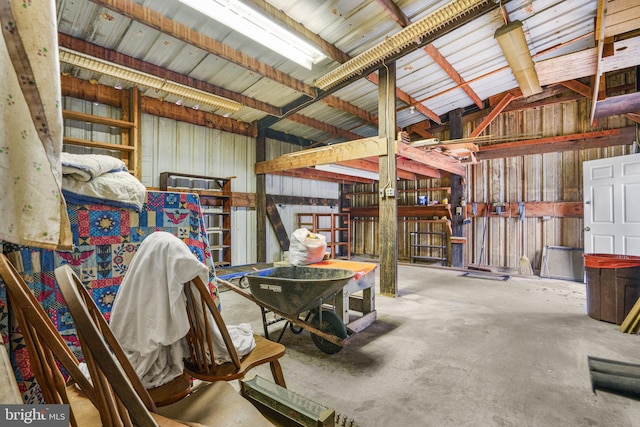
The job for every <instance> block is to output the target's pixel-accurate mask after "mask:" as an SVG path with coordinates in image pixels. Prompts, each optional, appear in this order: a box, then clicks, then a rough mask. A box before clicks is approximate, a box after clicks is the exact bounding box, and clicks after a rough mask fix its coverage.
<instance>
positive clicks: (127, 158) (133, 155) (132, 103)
mask: <svg viewBox="0 0 640 427" xmlns="http://www.w3.org/2000/svg"><path fill="white" fill-rule="evenodd" d="M119 108H120V116H121V119H112V118H109V117H101V116H94V115H91V114H86V113H81V112H79V111H72V110H62V118H63V119H64V120H65V125H69V124H70V123H73V122H80V123H90V124H92V125H103V126H109V127H111V128H117V129H120V144H112V143H108V142H100V141H90V140H86V139H80V138H71V137H66V136H65V137H64V138H63V139H62V142H63V144H66V145H78V146H82V147H87V148H90V149H91V148H97V149H100V150H110V151H118V152H119V153H120V158H121V159H122V161H123V162H124V164H125V165H126V166H127V169H129V172H130V173H131V174H132V175H133V176H135V177H136V178H138V179H140V177H141V175H142V173H141V156H140V91H139V89H138V88H137V87H134V88H132V89H131V90H123V91H122V95H121V99H120V105H119Z"/></svg>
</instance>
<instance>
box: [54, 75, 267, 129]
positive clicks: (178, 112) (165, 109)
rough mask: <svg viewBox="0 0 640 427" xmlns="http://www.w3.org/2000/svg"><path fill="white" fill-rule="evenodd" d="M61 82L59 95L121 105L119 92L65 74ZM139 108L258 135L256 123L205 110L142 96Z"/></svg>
mask: <svg viewBox="0 0 640 427" xmlns="http://www.w3.org/2000/svg"><path fill="white" fill-rule="evenodd" d="M60 83H61V85H60V86H61V89H62V90H61V92H62V96H69V97H72V98H77V99H83V100H85V101H91V102H98V103H100V104H105V105H109V106H112V107H119V106H120V105H121V99H122V98H121V97H122V90H117V89H115V88H112V87H108V86H104V85H100V84H92V83H90V82H88V81H86V80H82V79H78V78H76V77H71V76H65V75H62V76H60ZM141 108H142V112H143V113H147V114H152V115H154V116H158V117H165V118H167V119H172V120H178V121H182V122H185V123H191V124H194V125H198V126H206V127H208V128H212V129H220V130H223V131H226V132H231V133H237V134H239V135H245V136H256V135H257V133H258V131H257V128H256V126H255V123H242V122H239V121H237V120H235V119H231V118H227V117H222V116H218V115H217V114H213V113H208V112H206V111H201V110H198V111H196V110H194V109H192V108H187V107H182V106H178V105H176V104H174V103H172V102H163V101H161V100H159V99H155V98H151V97H149V96H142V97H141Z"/></svg>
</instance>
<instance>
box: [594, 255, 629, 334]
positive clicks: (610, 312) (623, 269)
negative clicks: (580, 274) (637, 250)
mask: <svg viewBox="0 0 640 427" xmlns="http://www.w3.org/2000/svg"><path fill="white" fill-rule="evenodd" d="M584 266H585V276H586V285H587V288H586V292H587V314H588V315H589V317H592V318H594V319H596V320H602V321H604V322H610V323H615V324H617V325H620V324H622V322H623V321H624V318H625V317H626V316H627V314H628V313H629V311H630V310H631V308H632V307H633V305H634V304H635V303H636V301H637V300H638V298H640V256H633V255H616V254H584Z"/></svg>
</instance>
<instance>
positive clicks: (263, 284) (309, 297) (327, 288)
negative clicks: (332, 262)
mask: <svg viewBox="0 0 640 427" xmlns="http://www.w3.org/2000/svg"><path fill="white" fill-rule="evenodd" d="M354 274H355V273H354V272H353V271H351V270H344V269H336V268H313V267H296V266H291V267H274V268H269V269H266V270H260V271H257V272H255V273H251V274H247V275H246V276H245V277H246V278H247V279H248V281H249V288H250V289H251V294H252V295H253V296H254V297H255V298H256V299H257V300H258V301H260V302H262V303H263V304H265V305H269V306H272V307H274V308H276V309H278V310H279V311H281V312H283V313H285V314H289V315H292V316H297V315H298V314H299V313H302V312H304V311H307V310H309V309H311V308H315V307H319V306H320V305H321V304H322V302H323V300H324V299H326V298H327V297H330V296H331V295H334V294H335V293H336V292H338V291H339V290H340V289H342V288H343V287H344V286H345V285H346V284H347V282H348V281H349V280H351V278H352V277H353V276H354Z"/></svg>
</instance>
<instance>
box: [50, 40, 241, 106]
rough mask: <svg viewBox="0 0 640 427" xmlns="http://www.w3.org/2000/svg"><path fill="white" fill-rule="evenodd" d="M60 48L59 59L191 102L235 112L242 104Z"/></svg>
mask: <svg viewBox="0 0 640 427" xmlns="http://www.w3.org/2000/svg"><path fill="white" fill-rule="evenodd" d="M59 50H60V61H61V62H64V63H67V64H71V65H74V66H76V67H80V68H85V69H87V70H90V71H93V72H96V73H101V74H104V75H107V76H111V77H114V78H117V79H120V80H126V81H128V82H131V83H135V84H137V85H140V86H146V87H149V88H152V89H155V90H158V91H163V92H167V93H170V94H172V95H176V96H179V97H181V98H183V99H188V100H190V101H192V102H193V103H196V104H200V105H207V106H209V107H211V108H213V109H216V110H217V109H221V110H225V111H231V112H234V113H235V112H236V111H238V110H240V108H242V104H241V103H239V102H236V101H233V100H231V99H227V98H223V97H221V96H218V95H214V94H212V93H209V92H205V91H203V90H199V89H194V88H192V87H189V86H185V85H183V84H180V83H175V82H172V81H169V80H166V79H162V78H160V77H156V76H153V75H151V74H147V73H143V72H142V71H137V70H134V69H131V68H127V67H123V66H120V65H118V64H114V63H112V62H108V61H104V60H102V59H98V58H94V57H93V56H89V55H85V54H83V53H79V52H75V51H73V50H70V49H66V48H63V47H60V48H59Z"/></svg>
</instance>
